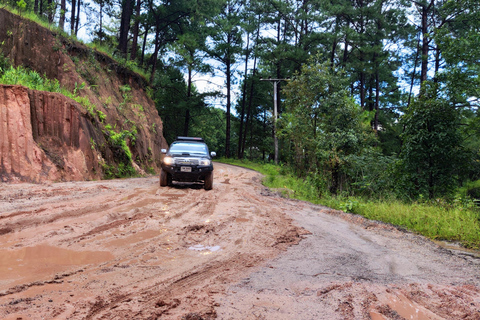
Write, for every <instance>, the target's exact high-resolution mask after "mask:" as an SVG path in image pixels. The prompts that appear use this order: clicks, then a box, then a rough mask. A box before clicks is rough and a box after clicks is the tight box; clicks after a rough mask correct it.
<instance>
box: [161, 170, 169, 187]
mask: <svg viewBox="0 0 480 320" xmlns="http://www.w3.org/2000/svg"><path fill="white" fill-rule="evenodd" d="M166 186H168V173H166V172H165V171H164V170H163V169H162V171H160V187H166Z"/></svg>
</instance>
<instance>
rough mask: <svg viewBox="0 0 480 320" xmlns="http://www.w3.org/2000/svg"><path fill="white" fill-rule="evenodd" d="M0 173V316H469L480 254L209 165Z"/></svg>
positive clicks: (479, 288) (479, 281)
mask: <svg viewBox="0 0 480 320" xmlns="http://www.w3.org/2000/svg"><path fill="white" fill-rule="evenodd" d="M214 174H215V178H214V187H213V190H211V191H205V190H203V189H202V186H200V185H190V184H175V185H174V186H173V187H166V188H160V187H159V183H158V177H152V178H137V179H125V180H111V181H94V182H68V183H53V184H41V185H32V184H12V185H8V184H0V319H14V320H17V319H22V320H25V319H197V320H198V319H215V318H216V319H374V320H382V319H480V259H479V258H478V255H477V254H476V253H475V252H471V253H469V252H463V251H458V250H453V249H447V248H444V247H441V246H439V245H437V244H434V243H432V242H430V241H428V240H425V239H424V238H422V237H419V236H416V235H413V234H411V233H407V232H403V231H401V230H398V229H396V228H394V227H391V226H388V225H385V224H381V223H376V222H372V221H368V220H365V219H362V218H360V217H357V216H353V215H349V214H343V213H340V212H338V211H333V210H330V209H328V208H324V207H320V206H314V205H311V204H308V203H305V202H300V201H293V200H286V199H283V198H281V197H279V196H278V195H276V194H275V193H274V192H272V191H269V190H266V189H265V188H264V187H263V186H262V185H261V176H260V175H259V174H258V173H256V172H253V171H250V170H246V169H242V168H238V167H233V166H228V165H224V164H215V171H214Z"/></svg>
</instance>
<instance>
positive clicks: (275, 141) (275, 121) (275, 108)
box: [260, 78, 290, 164]
mask: <svg viewBox="0 0 480 320" xmlns="http://www.w3.org/2000/svg"><path fill="white" fill-rule="evenodd" d="M288 80H290V79H272V78H268V79H260V81H270V82H273V141H274V142H273V143H274V147H275V164H278V138H277V118H278V109H277V85H278V84H279V83H280V81H288Z"/></svg>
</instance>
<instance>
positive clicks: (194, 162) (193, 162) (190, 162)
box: [175, 158, 199, 166]
mask: <svg viewBox="0 0 480 320" xmlns="http://www.w3.org/2000/svg"><path fill="white" fill-rule="evenodd" d="M175 164H177V165H186V166H198V164H199V161H198V159H195V158H175Z"/></svg>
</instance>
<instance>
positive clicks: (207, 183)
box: [204, 172, 213, 190]
mask: <svg viewBox="0 0 480 320" xmlns="http://www.w3.org/2000/svg"><path fill="white" fill-rule="evenodd" d="M212 187H213V172H209V173H208V174H207V175H206V176H205V185H204V188H205V190H212Z"/></svg>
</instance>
